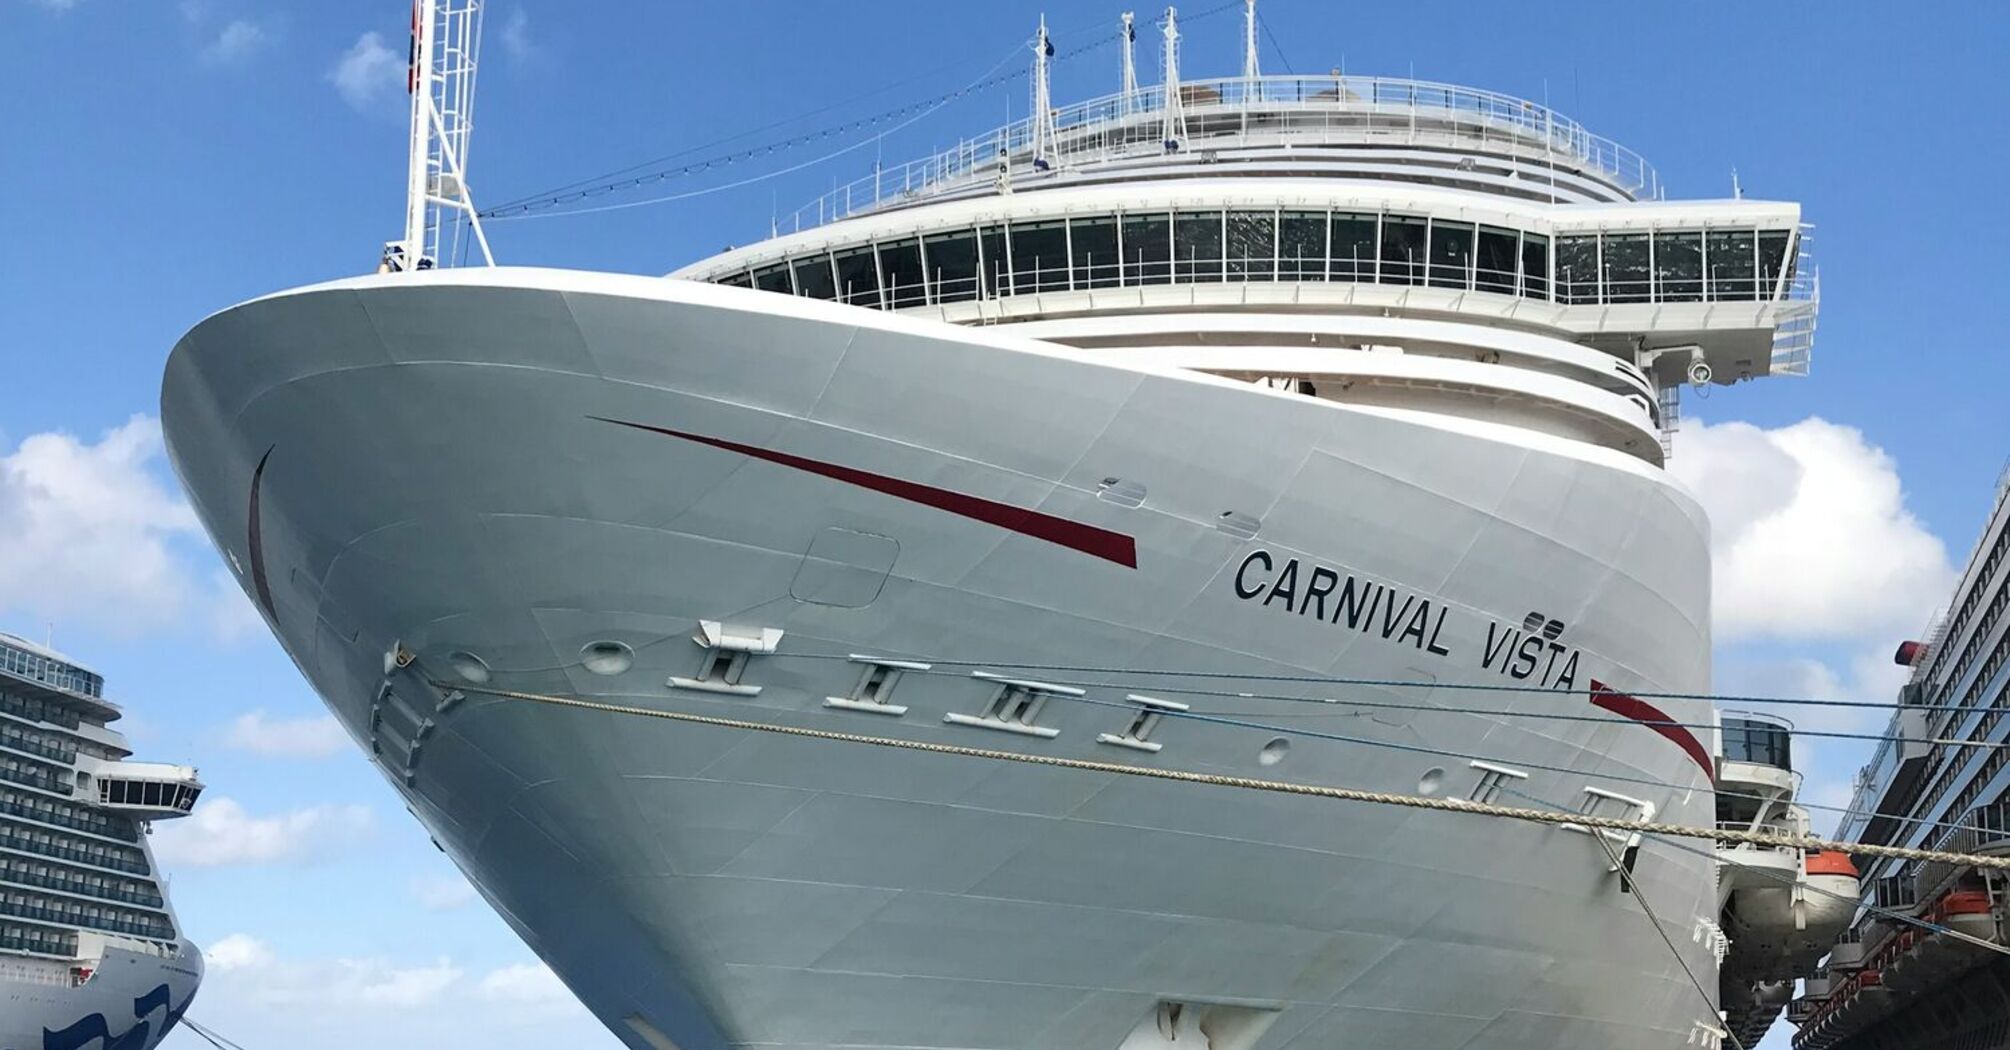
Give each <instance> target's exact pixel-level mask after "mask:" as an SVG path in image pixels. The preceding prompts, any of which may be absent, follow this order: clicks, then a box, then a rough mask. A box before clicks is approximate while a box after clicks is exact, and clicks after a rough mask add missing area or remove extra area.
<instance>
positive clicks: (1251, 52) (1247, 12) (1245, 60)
mask: <svg viewBox="0 0 2010 1050" xmlns="http://www.w3.org/2000/svg"><path fill="white" fill-rule="evenodd" d="M1259 76H1262V74H1261V73H1260V72H1258V70H1257V68H1256V0H1242V79H1244V80H1246V81H1248V82H1249V86H1248V88H1247V89H1246V90H1247V91H1249V92H1254V91H1255V90H1256V78H1257V77H1259Z"/></svg>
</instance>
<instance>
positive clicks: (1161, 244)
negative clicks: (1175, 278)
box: [1124, 214, 1172, 284]
mask: <svg viewBox="0 0 2010 1050" xmlns="http://www.w3.org/2000/svg"><path fill="white" fill-rule="evenodd" d="M1171 264H1172V220H1171V219H1170V218H1169V217H1168V216H1166V215H1164V214H1156V215H1126V216H1124V283H1125V284H1165V283H1166V282H1167V281H1170V280H1172V265H1171Z"/></svg>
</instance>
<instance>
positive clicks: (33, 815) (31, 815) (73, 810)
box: [0, 787, 138, 842]
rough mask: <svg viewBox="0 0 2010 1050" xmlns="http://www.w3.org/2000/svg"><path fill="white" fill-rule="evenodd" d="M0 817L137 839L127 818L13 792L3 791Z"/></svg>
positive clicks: (129, 840)
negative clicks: (24, 819)
mask: <svg viewBox="0 0 2010 1050" xmlns="http://www.w3.org/2000/svg"><path fill="white" fill-rule="evenodd" d="M0 813H11V814H13V815H14V816H17V817H26V818H28V819H29V820H39V821H41V822H42V823H44V824H54V825H56V826H57V827H59V828H72V829H74V830H77V831H88V832H90V833H91V834H93V835H103V836H105V837H106V838H114V839H124V840H125V841H127V842H132V841H134V839H136V838H137V837H138V836H137V835H135V833H134V832H133V822H132V821H130V820H127V819H126V818H124V817H120V816H114V815H112V814H109V813H103V812H100V811H98V810H96V809H92V808H91V807H89V806H77V805H72V804H70V803H68V802H58V801H56V800H54V799H49V798H43V797H42V796H40V795H30V794H26V793H24V792H20V791H10V790H8V789H7V788H4V787H0Z"/></svg>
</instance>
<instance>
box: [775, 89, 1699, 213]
mask: <svg viewBox="0 0 2010 1050" xmlns="http://www.w3.org/2000/svg"><path fill="white" fill-rule="evenodd" d="M1164 108H1165V89H1164V87H1163V86H1153V87H1147V88H1140V89H1139V90H1138V91H1137V92H1136V93H1135V94H1130V95H1126V94H1123V93H1118V94H1113V95H1105V96H1103V97H1101V98H1096V99H1091V100H1089V101H1087V102H1079V103H1076V104H1074V105H1071V106H1065V107H1062V108H1059V109H1056V110H1055V111H1054V128H1055V131H1056V135H1055V139H1056V141H1055V145H1054V155H1053V156H1043V157H1040V158H1037V160H1038V161H1039V163H1040V164H1041V165H1045V166H1046V167H1047V168H1051V169H1056V170H1058V169H1061V168H1065V167H1081V166H1084V165H1091V164H1096V163H1101V162H1105V161H1112V160H1119V159H1124V158H1128V157H1138V156H1157V155H1162V154H1164V153H1166V152H1167V151H1168V149H1169V148H1174V149H1177V150H1178V151H1180V152H1182V153H1189V152H1195V151H1200V150H1206V149H1214V148H1220V147H1222V146H1224V145H1227V146H1231V147H1232V146H1236V145H1244V144H1250V145H1260V144H1263V143H1266V142H1281V141H1289V142H1292V143H1294V144H1300V143H1306V142H1320V141H1336V140H1337V141H1349V142H1357V141H1362V140H1364V139H1373V140H1391V139H1394V140H1398V141H1405V142H1418V143H1432V144H1465V145H1473V146H1477V147H1480V148H1482V149H1489V150H1500V149H1505V150H1511V151H1513V152H1516V153H1519V154H1522V155H1525V156H1528V157H1529V158H1531V159H1534V160H1539V161H1542V162H1544V163H1546V164H1550V165H1555V166H1559V167H1565V168H1576V169H1581V170H1585V171H1589V172H1592V173H1594V174H1596V175H1597V176H1598V177H1599V178H1601V179H1603V180H1605V181H1607V182H1609V183H1611V184H1612V185H1613V186H1615V187H1617V188H1619V189H1620V190H1622V191H1623V192H1625V193H1628V194H1631V195H1632V196H1634V197H1635V198H1636V199H1644V198H1652V197H1658V196H1659V195H1660V191H1661V183H1660V178H1659V176H1658V175H1656V174H1655V171H1654V169H1653V167H1652V166H1651V165H1649V164H1648V163H1647V162H1646V161H1645V160H1644V159H1642V158H1641V156H1640V155H1639V154H1637V153H1635V152H1633V151H1632V150H1630V149H1627V148H1626V147H1624V146H1621V145H1619V144H1618V143H1616V142H1613V141H1612V140H1610V139H1607V138H1603V137H1601V136H1598V135H1593V134H1591V133H1590V132H1589V131H1586V130H1585V129H1584V127H1583V126H1582V125H1580V124H1578V123H1577V122H1576V121H1574V120H1571V119H1569V118H1568V117H1564V116H1562V115H1560V114H1558V113H1556V112H1555V111H1553V110H1551V109H1549V108H1547V107H1545V106H1542V105H1539V104H1537V103H1534V102H1530V101H1528V100H1527V99H1520V98H1515V97H1513V96H1511V95H1503V94H1499V93H1496V92H1491V91H1480V90H1476V89H1473V88H1465V87H1458V86H1455V85H1451V84H1439V83H1433V82H1430V81H1421V80H1410V79H1402V78H1389V77H1350V76H1269V77H1261V78H1258V79H1256V80H1249V79H1246V78H1243V77H1223V78H1219V79H1213V80H1193V81H1186V82H1183V83H1182V84H1181V85H1180V108H1181V111H1182V113H1183V114H1184V116H1185V118H1186V123H1187V126H1188V135H1187V140H1186V141H1183V142H1180V143H1177V144H1176V145H1173V146H1170V147H1169V144H1168V143H1166V142H1165V141H1164V140H1163V132H1162V130H1161V123H1162V118H1163V115H1164ZM1259 115H1260V118H1259ZM1226 116H1239V117H1241V118H1242V119H1240V120H1239V121H1236V122H1235V125H1234V127H1233V128H1230V127H1228V126H1227V122H1226V121H1223V120H1217V119H1215V118H1217V117H1226ZM1001 158H1002V159H1003V164H1004V166H1005V167H1006V168H1007V169H1008V171H1009V177H1012V178H1015V179H1021V178H1036V177H1038V176H1039V175H1040V174H1041V173H1042V171H1043V170H1044V169H1043V168H1041V167H1039V166H1036V164H1035V161H1036V158H1035V157H1034V156H1033V119H1032V118H1031V117H1028V118H1026V119H1024V120H1020V121H1017V122H1015V123H1012V124H1007V125H1005V126H1004V127H1001V128H997V129H995V130H993V131H991V132H989V133H988V134H984V135H980V136H978V137H976V138H974V139H968V140H965V141H963V142H961V143H958V144H957V145H956V146H955V147H953V148H951V149H947V150H943V151H942V152H939V153H936V154H934V155H932V156H928V157H923V158H921V159H920V160H916V161H910V162H908V163H906V164H901V165H897V166H895V167H892V168H881V169H879V170H876V171H874V172H873V173H872V174H871V175H868V176H865V177H863V178H860V179H856V180H854V181H852V182H849V183H846V184H844V185H841V186H838V187H836V188H834V189H832V190H831V191H830V192H829V193H826V194H824V195H823V196H821V197H819V198H817V199H816V200H814V201H811V202H810V203H809V204H807V205H804V206H803V207H802V208H799V209H797V210H796V212H795V213H794V214H792V215H790V216H788V217H787V219H786V220H784V221H782V222H781V223H779V225H780V226H781V227H783V228H786V229H790V230H804V229H811V228H814V227H816V226H819V225H822V224H824V223H827V222H835V221H837V220H839V219H844V218H848V217H850V216H853V215H857V214H861V213H863V212H868V211H873V210H876V209H878V208H881V207H884V206H886V205H889V204H896V203H909V202H913V201H917V200H920V199H924V198H927V197H931V196H935V195H938V194H941V193H945V192H950V191H953V190H957V189H963V188H969V187H972V186H975V185H978V184H981V183H984V182H986V181H989V180H992V179H995V178H997V177H998V174H999V169H1000V164H1001Z"/></svg>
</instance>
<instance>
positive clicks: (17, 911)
mask: <svg viewBox="0 0 2010 1050" xmlns="http://www.w3.org/2000/svg"><path fill="white" fill-rule="evenodd" d="M0 915H11V916H13V917H14V918H17V919H29V920H32V921H35V922H56V923H62V924H64V925H66V926H78V927H82V928H84V929H88V930H103V931H105V932H107V933H122V934H125V935H127V936H129V937H149V938H154V939H162V938H171V937H173V936H174V928H173V927H171V926H169V925H167V924H166V923H159V922H154V923H139V922H127V921H125V920H122V919H111V918H106V917H105V916H102V915H85V914H83V913H81V912H72V911H66V910H62V909H57V908H41V907H37V906H35V905H33V904H26V903H23V902H21V901H9V900H0Z"/></svg>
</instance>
